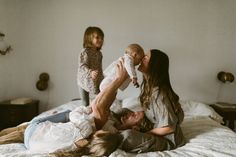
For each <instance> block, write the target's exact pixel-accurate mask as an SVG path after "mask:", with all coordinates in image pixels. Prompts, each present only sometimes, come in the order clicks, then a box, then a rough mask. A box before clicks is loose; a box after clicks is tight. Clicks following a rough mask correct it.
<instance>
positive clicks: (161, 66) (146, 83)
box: [140, 49, 179, 108]
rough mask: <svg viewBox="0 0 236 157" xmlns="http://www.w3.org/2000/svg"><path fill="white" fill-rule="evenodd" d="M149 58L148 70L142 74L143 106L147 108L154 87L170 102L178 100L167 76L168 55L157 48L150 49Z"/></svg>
mask: <svg viewBox="0 0 236 157" xmlns="http://www.w3.org/2000/svg"><path fill="white" fill-rule="evenodd" d="M150 52H151V58H150V60H149V64H148V71H147V73H146V74H145V75H143V82H142V85H141V94H140V101H141V103H142V105H143V106H144V107H145V108H149V105H150V102H151V101H152V100H151V98H152V93H153V89H154V88H156V87H157V88H158V90H159V92H158V96H159V95H160V94H161V95H165V96H167V97H168V98H169V100H170V102H171V103H172V104H176V103H177V102H178V101H179V96H178V95H177V94H176V93H175V92H174V90H173V89H172V87H171V83H170V76H169V57H168V56H167V55H166V54H165V53H164V52H162V51H160V50H157V49H152V50H150Z"/></svg>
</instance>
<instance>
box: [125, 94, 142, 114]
mask: <svg viewBox="0 0 236 157" xmlns="http://www.w3.org/2000/svg"><path fill="white" fill-rule="evenodd" d="M122 108H128V109H130V110H131V111H134V112H136V111H143V108H142V106H141V102H140V100H139V98H137V97H129V98H125V99H124V100H123V101H122Z"/></svg>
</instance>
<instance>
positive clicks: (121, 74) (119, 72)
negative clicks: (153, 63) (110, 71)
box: [115, 58, 128, 83]
mask: <svg viewBox="0 0 236 157" xmlns="http://www.w3.org/2000/svg"><path fill="white" fill-rule="evenodd" d="M115 78H116V79H117V80H118V81H119V82H121V83H123V82H124V81H125V80H126V79H127V78H128V73H127V71H126V69H125V66H124V59H123V58H122V59H120V61H119V63H118V64H117V65H116V76H115Z"/></svg>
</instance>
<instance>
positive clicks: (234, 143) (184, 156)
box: [0, 101, 236, 157]
mask: <svg viewBox="0 0 236 157" xmlns="http://www.w3.org/2000/svg"><path fill="white" fill-rule="evenodd" d="M78 103H79V101H77V102H70V103H67V104H65V105H62V106H60V107H58V108H56V109H54V110H51V111H47V113H43V114H44V115H45V114H48V113H51V112H53V111H55V110H59V111H61V110H64V109H65V108H70V109H73V108H74V107H76V106H77V105H78ZM188 103H189V102H188ZM191 103H192V105H193V103H194V104H195V107H192V109H193V110H194V108H195V109H196V107H197V105H196V104H198V103H196V102H191ZM186 104H187V103H186ZM186 104H184V105H186ZM193 106H194V105H193ZM203 106H204V105H203ZM183 108H184V107H183ZM190 108H191V107H189V110H186V108H185V109H184V111H185V112H186V113H185V114H186V115H188V116H186V117H185V119H184V121H183V123H182V130H183V133H184V136H185V138H186V139H187V141H188V142H187V144H186V145H184V146H183V147H180V148H177V149H175V150H171V151H163V152H149V153H144V154H129V153H126V152H124V151H122V150H116V151H115V152H113V153H112V154H111V155H110V157H134V156H136V157H154V156H155V157H169V156H170V157H202V156H207V157H209V156H213V157H235V156H236V134H235V132H233V131H231V130H230V129H229V128H227V127H225V126H222V125H220V123H219V122H217V121H215V120H213V119H212V118H210V116H209V115H208V114H200V113H199V114H198V115H196V114H194V115H191V114H190V113H197V112H194V111H192V109H190ZM206 108H208V106H207V107H206ZM201 110H205V108H204V107H202V106H201ZM201 113H204V112H201ZM210 114H212V113H210ZM214 114H215V113H214ZM16 156H17V157H32V156H33V157H38V156H40V157H44V156H48V155H47V153H36V152H29V151H27V150H25V147H24V145H23V144H19V143H18V144H7V145H0V157H16Z"/></svg>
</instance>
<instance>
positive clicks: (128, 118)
mask: <svg viewBox="0 0 236 157" xmlns="http://www.w3.org/2000/svg"><path fill="white" fill-rule="evenodd" d="M122 64H123V63H120V65H119V66H118V72H117V77H116V79H115V80H114V81H113V82H112V83H111V85H109V86H108V87H107V88H106V89H105V90H104V91H103V92H101V93H100V94H99V95H98V96H97V97H96V99H95V100H94V101H93V102H92V103H91V105H90V107H84V106H79V107H78V108H76V109H75V110H73V111H72V112H71V111H69V110H67V111H64V112H61V113H58V114H56V115H52V116H49V117H44V118H40V119H35V120H33V121H32V122H31V123H30V124H29V126H27V128H26V130H24V129H25V126H20V127H17V128H15V129H14V128H13V129H8V130H4V131H2V132H1V134H2V135H3V134H5V133H7V132H8V133H9V134H7V135H5V136H2V137H1V138H0V139H2V143H9V142H12V141H14V140H13V139H10V138H15V139H18V141H17V142H20V141H21V140H22V139H23V138H22V135H23V134H24V143H25V146H26V148H27V149H29V150H34V151H43V152H45V151H52V150H57V149H58V148H63V147H66V146H70V145H71V144H73V142H74V141H77V140H80V139H83V138H87V137H89V136H90V135H91V134H93V133H94V132H95V131H96V130H100V129H105V130H106V129H107V128H108V130H109V131H111V132H112V131H113V133H114V130H118V129H130V128H133V127H135V128H140V127H139V126H140V124H143V123H146V122H147V119H146V120H145V118H144V113H143V111H137V112H131V111H128V112H125V114H121V116H120V117H119V122H120V123H119V124H120V125H117V124H118V123H117V122H116V123H114V126H115V127H111V126H110V125H109V124H111V123H110V122H111V121H109V120H108V118H109V117H110V110H109V108H110V106H111V104H112V102H113V100H114V98H115V94H116V91H117V89H118V87H119V86H120V84H121V83H122V82H123V80H124V79H126V77H127V73H124V72H122V74H121V71H124V68H123V66H122ZM126 111H127V110H126ZM123 113H124V112H123ZM68 116H69V117H68ZM69 119H70V122H68V120H69ZM59 122H62V123H59ZM65 122H66V123H65ZM105 124H106V125H105ZM111 128H112V129H111ZM140 129H141V130H145V128H142V127H141V128H140ZM9 130H10V132H9ZM146 131H147V130H146ZM4 132H5V133H4ZM51 132H52V133H55V132H56V134H50V133H51ZM115 132H117V131H115ZM12 133H13V135H14V136H11V135H12ZM112 135H114V136H115V134H112ZM117 137H118V136H117ZM119 139H120V136H119ZM0 142H1V140H0ZM110 151H111V150H110ZM105 154H107V153H105Z"/></svg>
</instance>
